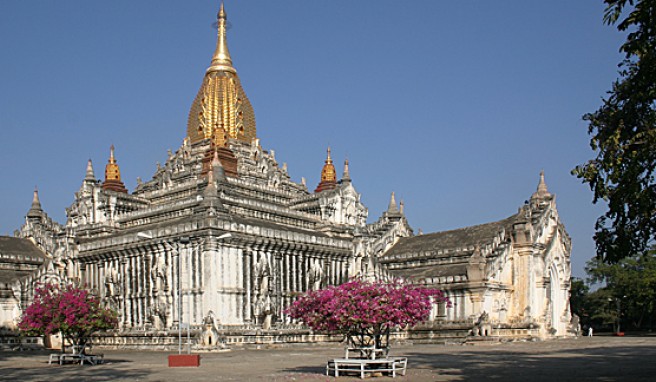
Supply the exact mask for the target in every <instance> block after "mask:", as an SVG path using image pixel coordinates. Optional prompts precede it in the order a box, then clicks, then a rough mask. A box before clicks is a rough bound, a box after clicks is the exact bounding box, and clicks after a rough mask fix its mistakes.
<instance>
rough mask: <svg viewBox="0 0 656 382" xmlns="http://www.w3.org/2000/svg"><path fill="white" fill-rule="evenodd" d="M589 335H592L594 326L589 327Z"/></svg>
mask: <svg viewBox="0 0 656 382" xmlns="http://www.w3.org/2000/svg"><path fill="white" fill-rule="evenodd" d="M588 337H592V326H590V327H589V328H588Z"/></svg>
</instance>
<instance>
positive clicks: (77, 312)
mask: <svg viewBox="0 0 656 382" xmlns="http://www.w3.org/2000/svg"><path fill="white" fill-rule="evenodd" d="M117 324H118V320H117V314H116V312H115V311H113V310H111V309H109V308H105V307H102V306H101V304H100V299H99V298H98V297H97V296H94V295H92V294H91V293H90V292H89V291H87V290H85V289H80V288H78V287H76V286H74V285H68V286H66V287H60V286H59V285H55V284H43V285H39V286H37V288H36V290H35V293H34V300H33V301H32V303H31V304H30V305H29V306H28V307H27V309H25V312H24V313H23V317H22V319H21V321H20V323H19V324H18V327H19V329H20V330H21V331H22V332H24V333H25V334H27V335H50V334H54V333H57V332H61V333H62V336H63V337H64V338H66V339H69V340H70V341H71V343H72V344H73V345H75V346H76V347H77V348H78V349H82V351H83V349H84V345H85V344H86V342H87V340H88V339H89V337H90V336H91V334H93V333H94V332H96V331H99V330H107V329H112V328H115V327H116V325H117Z"/></svg>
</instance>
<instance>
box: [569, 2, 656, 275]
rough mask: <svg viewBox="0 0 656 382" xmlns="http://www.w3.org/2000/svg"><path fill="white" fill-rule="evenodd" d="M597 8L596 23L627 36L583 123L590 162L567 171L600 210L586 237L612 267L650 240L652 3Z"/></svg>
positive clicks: (654, 221)
mask: <svg viewBox="0 0 656 382" xmlns="http://www.w3.org/2000/svg"><path fill="white" fill-rule="evenodd" d="M604 3H606V10H605V13H604V22H605V23H606V24H609V25H617V29H618V30H619V31H620V32H628V34H627V38H626V42H625V43H624V44H623V45H622V46H621V48H620V51H621V52H623V53H624V54H625V58H624V60H623V61H622V62H621V63H620V65H619V68H620V71H619V75H620V78H619V79H618V80H616V81H615V82H614V83H613V85H612V90H610V91H609V92H608V97H607V98H606V99H604V100H603V104H602V106H601V107H600V108H599V109H598V110H597V111H595V112H594V113H589V114H586V115H585V116H584V117H583V119H584V120H586V121H588V122H589V126H588V133H589V134H590V135H591V136H592V138H591V140H590V146H591V147H592V149H593V150H594V151H596V152H597V156H596V158H595V159H592V160H590V161H588V162H586V163H585V164H583V165H580V166H577V167H576V168H575V169H574V170H573V171H572V173H573V174H574V175H576V176H577V177H578V178H580V179H582V181H583V182H584V183H588V185H589V186H590V189H591V190H592V191H593V194H594V197H593V202H594V203H597V202H598V201H600V200H603V201H605V202H607V204H608V209H607V211H606V213H605V214H604V215H603V216H601V217H599V219H597V222H596V225H595V230H596V233H595V236H594V239H595V242H596V246H597V257H599V258H600V259H603V260H604V261H605V262H608V263H614V262H617V261H619V260H620V259H622V258H624V257H627V256H632V255H634V254H637V253H643V252H644V251H645V250H646V249H647V248H649V246H650V245H652V244H653V243H654V241H655V237H656V183H655V181H654V170H655V168H656V0H604ZM627 13H628V15H627ZM622 17H624V18H623V19H622V20H621V21H620V19H621V18H622Z"/></svg>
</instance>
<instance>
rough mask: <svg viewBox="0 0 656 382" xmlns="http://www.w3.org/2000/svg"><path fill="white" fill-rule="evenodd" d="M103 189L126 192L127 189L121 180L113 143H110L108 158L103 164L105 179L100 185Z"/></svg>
mask: <svg viewBox="0 0 656 382" xmlns="http://www.w3.org/2000/svg"><path fill="white" fill-rule="evenodd" d="M102 188H103V190H110V191H116V192H122V193H127V192H128V190H127V189H126V188H125V184H123V182H122V181H121V170H120V169H119V167H118V163H116V158H115V157H114V145H111V146H110V148H109V160H108V161H107V165H106V166H105V181H104V182H103V185H102Z"/></svg>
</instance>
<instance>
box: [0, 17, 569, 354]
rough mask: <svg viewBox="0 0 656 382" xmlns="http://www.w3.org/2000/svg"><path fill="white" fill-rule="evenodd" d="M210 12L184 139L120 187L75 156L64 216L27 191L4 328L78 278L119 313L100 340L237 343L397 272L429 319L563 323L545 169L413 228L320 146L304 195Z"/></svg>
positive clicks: (113, 154)
mask: <svg viewBox="0 0 656 382" xmlns="http://www.w3.org/2000/svg"><path fill="white" fill-rule="evenodd" d="M217 19H218V36H217V44H216V49H215V51H214V54H213V55H212V57H211V61H210V65H209V67H208V68H207V70H206V71H205V73H204V76H203V78H202V83H201V86H200V89H199V91H198V94H197V95H196V98H195V99H194V100H193V102H192V104H191V108H190V112H189V118H188V123H187V128H186V137H185V138H184V139H183V140H182V142H181V145H180V146H179V148H178V149H177V150H176V151H175V152H169V155H168V158H167V160H166V162H165V163H164V164H163V165H158V167H157V169H156V171H155V173H154V174H153V176H152V177H151V178H150V180H147V181H140V180H139V181H138V184H137V186H136V188H135V189H134V190H132V191H131V192H129V191H128V190H127V189H126V187H125V185H124V183H123V181H122V180H121V175H120V169H119V161H118V159H120V151H116V150H115V148H114V146H111V148H110V156H109V160H108V163H107V165H106V168H105V179H104V181H101V180H99V179H97V178H96V176H95V173H94V168H93V164H92V163H91V161H89V162H88V163H87V165H86V172H84V173H81V175H84V176H83V177H82V176H81V178H82V181H81V185H80V188H79V189H78V190H77V191H76V192H75V194H74V195H75V197H74V201H73V203H72V204H71V205H70V206H69V207H68V208H67V209H66V216H67V220H66V222H65V223H63V224H60V223H57V222H54V221H53V220H52V219H50V218H49V217H48V216H47V215H46V214H45V212H44V211H43V210H42V206H41V204H40V202H39V199H38V193H37V192H36V191H35V193H34V198H33V203H32V206H31V208H30V209H29V211H28V213H27V215H26V218H25V224H24V225H23V226H22V227H21V228H20V230H18V231H17V232H16V235H15V237H13V238H8V237H2V238H0V239H1V240H0V261H2V264H0V266H2V267H3V268H1V269H0V276H1V278H0V283H1V284H0V289H1V290H0V298H1V301H0V303H1V304H2V305H0V306H1V307H2V310H1V311H0V313H1V314H2V316H1V317H0V321H1V322H0V325H4V326H6V327H9V328H14V327H15V324H16V320H17V319H18V316H19V313H20V311H21V309H24V307H25V306H26V304H28V303H29V301H30V296H31V293H32V292H31V291H32V290H33V286H34V284H35V283H36V282H42V281H44V280H51V281H52V280H55V281H56V282H76V283H81V284H84V285H87V286H89V287H90V288H92V289H93V291H94V292H95V293H97V294H98V295H99V296H101V297H102V299H103V300H104V302H105V303H106V304H108V305H110V306H112V307H114V308H115V309H116V310H117V311H118V312H119V329H118V331H117V333H114V334H113V335H112V336H109V337H107V338H105V339H104V340H101V342H102V341H106V344H114V345H117V346H130V345H142V346H148V345H153V344H159V345H163V344H164V345H165V344H168V343H171V342H175V340H177V338H176V333H177V332H176V330H177V329H178V328H179V327H180V326H182V324H183V323H190V325H191V328H192V329H193V330H194V331H195V333H201V332H202V331H203V330H217V328H219V329H221V328H223V329H224V330H232V331H233V332H231V333H233V334H231V335H232V336H233V337H234V338H242V339H241V340H239V341H242V340H243V338H245V336H246V334H244V333H247V332H248V331H249V330H251V331H252V330H253V329H257V330H259V331H267V330H272V329H278V330H283V331H284V330H285V329H289V330H292V329H294V328H295V329H298V326H297V325H295V324H294V323H292V322H290V320H289V319H288V318H287V317H286V316H285V313H284V309H285V308H286V307H287V306H288V305H289V304H290V303H291V302H292V301H293V300H294V298H295V297H296V296H297V295H298V294H299V293H302V292H305V291H307V290H311V289H319V288H323V287H325V286H327V285H335V284H340V283H343V282H345V281H346V280H348V279H349V278H350V277H354V276H362V277H372V278H373V277H381V276H383V277H384V276H399V277H405V278H412V279H413V280H415V281H416V282H421V283H424V284H428V285H431V286H435V287H437V288H440V289H443V290H445V291H446V292H447V295H448V296H449V297H450V298H451V300H452V301H453V302H454V303H453V306H452V307H446V306H436V307H435V309H434V312H433V317H432V321H431V323H429V325H432V327H433V328H435V327H439V326H440V325H442V326H444V325H446V326H448V325H452V326H453V325H456V326H457V327H462V328H465V329H467V330H476V331H477V333H480V334H482V335H484V334H485V330H483V329H484V326H485V325H487V323H494V325H495V328H497V330H498V332H497V334H499V335H531V336H539V337H550V336H561V335H566V334H567V328H568V324H569V320H570V318H571V317H570V312H569V280H570V266H569V255H570V251H571V249H570V240H569V237H568V236H567V233H566V232H565V229H564V226H563V224H562V223H561V222H560V219H559V217H558V212H557V210H556V204H555V196H553V195H552V194H550V193H549V192H548V191H547V188H546V184H545V183H544V176H543V175H541V178H540V182H539V186H538V190H537V191H536V193H535V194H534V195H533V197H531V199H530V202H527V204H524V205H522V206H521V207H520V208H519V211H518V212H517V213H516V214H514V215H512V216H510V217H508V218H506V219H503V220H500V221H498V222H494V223H489V224H483V225H480V226H474V227H467V228H462V229H457V230H453V231H447V232H437V233H430V234H425V235H417V236H415V235H414V232H413V230H412V228H411V227H410V225H409V223H408V221H407V219H406V217H405V213H404V210H403V202H401V203H400V204H397V202H396V198H395V195H394V193H392V195H391V198H390V202H389V206H388V208H387V210H386V211H385V212H384V213H383V214H382V216H380V217H379V218H378V219H376V220H374V221H372V222H371V223H368V222H367V219H368V210H367V208H366V207H365V206H364V205H363V204H362V202H361V200H360V194H359V193H358V192H357V190H356V188H355V184H356V183H357V181H358V179H351V177H350V174H349V163H348V161H347V160H345V161H344V170H343V175H342V177H341V179H338V176H337V173H336V170H335V166H334V164H333V158H332V157H331V152H330V149H328V152H327V157H326V160H325V164H324V166H323V169H322V170H321V181H320V183H319V184H318V185H317V186H316V188H315V189H314V191H313V192H311V191H309V190H308V187H307V185H306V184H305V182H304V181H302V182H301V183H296V182H294V181H292V180H291V178H290V176H289V174H288V171H287V166H286V165H282V166H281V165H280V164H279V163H278V161H277V160H276V158H275V154H274V151H273V150H266V149H264V148H263V147H262V145H261V144H260V140H259V139H258V137H257V130H256V125H255V115H254V111H253V107H252V106H251V103H250V101H249V99H248V97H247V96H246V93H245V91H244V89H243V88H242V85H241V82H240V79H239V76H238V75H237V70H236V69H235V67H234V66H233V61H232V58H231V56H230V53H229V51H228V37H227V33H226V22H227V15H226V12H225V10H224V7H223V5H221V8H220V11H219V13H218V16H217ZM118 148H119V149H120V144H119V145H118ZM122 164H123V165H129V164H125V163H122ZM10 256H13V257H10ZM10 258H11V259H13V260H11V261H10V260H8V259H10ZM16 259H18V260H16ZM20 259H23V260H20ZM14 260H15V261H14ZM21 261H22V262H23V263H24V264H23V265H21V266H18V263H21ZM12 264H13V265H12ZM19 268H20V270H19ZM179 308H182V310H183V312H184V313H183V316H182V317H179V316H178V314H177V312H178V311H179ZM486 320H487V321H486ZM208 322H209V324H208ZM208 325H209V326H208ZM477 325H478V326H477ZM208 327H209V328H210V329H208ZM479 327H480V328H483V329H481V330H479V329H477V328H479ZM290 328H291V329H290ZM502 329H503V330H506V332H502V331H501V330H502ZM235 333H237V334H235ZM258 333H261V332H258ZM295 333H297V332H295ZM225 335H226V336H228V335H229V334H225ZM240 336H241V337H240ZM205 337H207V336H205ZM205 337H203V336H201V335H200V334H199V335H198V337H197V338H205ZM283 337H284V336H278V337H275V338H283ZM267 338H274V337H267ZM290 338H291V337H290ZM294 338H295V339H294V340H295V341H296V340H299V338H297V337H294ZM304 338H305V339H307V338H310V337H304ZM199 341H200V340H199ZM235 341H237V340H235ZM244 341H246V340H244ZM271 341H273V339H271Z"/></svg>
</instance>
